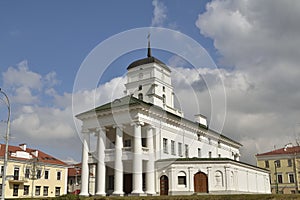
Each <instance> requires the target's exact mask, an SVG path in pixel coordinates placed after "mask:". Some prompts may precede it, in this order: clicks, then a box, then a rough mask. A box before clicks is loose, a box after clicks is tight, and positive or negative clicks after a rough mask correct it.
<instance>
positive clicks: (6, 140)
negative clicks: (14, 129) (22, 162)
mask: <svg viewBox="0 0 300 200" xmlns="http://www.w3.org/2000/svg"><path fill="white" fill-rule="evenodd" d="M0 93H2V94H3V95H4V96H5V99H6V106H7V109H8V114H7V121H6V123H7V127H6V135H5V154H4V163H3V165H4V166H3V174H2V194H1V200H4V199H5V181H6V168H7V159H8V139H9V128H10V103H9V99H8V96H7V95H6V94H5V92H3V91H2V90H1V88H0Z"/></svg>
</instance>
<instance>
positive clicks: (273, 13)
mask: <svg viewBox="0 0 300 200" xmlns="http://www.w3.org/2000/svg"><path fill="white" fill-rule="evenodd" d="M299 8H300V2H295V1H277V0H274V1H263V2H262V1H256V0H252V1H246V0H244V1H241V0H239V1H236V0H232V1H219V0H215V1H212V2H210V3H208V4H207V6H206V12H204V13H203V14H201V15H199V17H198V20H197V21H196V26H197V27H198V28H199V29H200V33H201V34H203V35H205V36H207V37H210V38H211V39H212V40H213V42H214V46H215V48H216V49H217V50H218V52H219V53H220V55H221V60H220V63H221V64H225V65H231V66H233V67H234V70H233V71H231V72H226V73H225V74H224V73H223V76H224V77H223V78H224V82H225V86H226V87H225V89H226V94H227V118H226V124H225V133H227V134H228V135H229V136H231V137H233V138H236V139H238V140H239V141H241V142H242V143H244V144H245V147H244V148H243V152H242V153H245V154H246V156H245V157H244V158H243V159H244V160H246V161H249V162H252V163H254V162H255V161H254V155H255V154H256V153H257V152H260V153H261V152H263V151H269V150H272V149H273V146H274V145H276V146H277V148H279V147H281V146H284V144H285V143H289V142H294V144H295V139H296V138H295V131H294V130H295V129H294V127H295V124H297V123H299V115H300V109H299V107H297V105H298V102H299V101H300V91H299V85H300V79H299V77H300V68H299V66H298V63H299V62H300V52H299V45H300V21H299V20H296V19H299V17H300V13H299V12H298V10H299ZM228 76H229V77H228ZM238 88H239V89H238ZM251 145H252V146H251ZM251 155H252V156H251Z"/></svg>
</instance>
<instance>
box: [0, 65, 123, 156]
mask: <svg viewBox="0 0 300 200" xmlns="http://www.w3.org/2000/svg"><path fill="white" fill-rule="evenodd" d="M2 76H3V77H4V79H3V83H4V84H5V86H6V87H7V88H9V90H8V91H7V92H8V95H9V97H10V99H11V103H12V107H13V112H12V120H11V122H12V123H11V135H12V137H13V138H14V139H13V142H14V143H23V142H26V143H28V145H29V146H35V147H36V148H41V149H43V150H44V151H45V152H47V153H50V154H51V153H53V154H54V155H57V156H59V157H60V158H63V159H64V158H66V157H67V158H66V159H67V160H72V161H74V160H77V161H79V159H80V156H78V155H80V151H81V142H80V140H79V137H78V135H77V131H76V129H75V125H74V121H73V117H74V115H75V114H78V113H73V109H72V94H71V93H67V92H65V93H63V94H59V93H58V92H57V91H56V89H55V87H57V86H58V84H59V83H60V81H59V80H57V78H56V73H55V72H50V73H48V74H46V75H42V74H38V73H36V72H33V71H31V70H30V68H29V67H28V66H27V61H24V62H22V63H21V64H18V65H17V67H9V68H8V69H7V71H5V72H3V74H2ZM125 81H126V78H125V77H117V78H114V79H112V80H111V81H109V82H107V83H105V84H103V85H99V87H98V88H95V89H94V90H92V91H83V92H79V93H76V94H74V96H75V97H78V98H79V101H80V108H78V110H80V112H82V111H86V110H89V109H92V108H94V106H98V105H101V104H103V103H107V102H109V101H112V100H113V99H115V98H118V97H121V96H123V91H124V90H125V87H124V84H125ZM35 84H38V86H36V85H35ZM45 94H46V95H45ZM94 94H96V95H94ZM45 147H46V148H48V149H44V148H45Z"/></svg>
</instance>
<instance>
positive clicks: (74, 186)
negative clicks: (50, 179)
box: [68, 163, 96, 195]
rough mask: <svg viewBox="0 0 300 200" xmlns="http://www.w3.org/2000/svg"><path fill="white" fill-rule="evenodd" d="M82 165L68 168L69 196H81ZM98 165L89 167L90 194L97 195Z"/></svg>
mask: <svg viewBox="0 0 300 200" xmlns="http://www.w3.org/2000/svg"><path fill="white" fill-rule="evenodd" d="M81 165H82V164H81V163H78V164H74V165H71V166H69V168H68V194H79V193H80V188H81ZM95 172H96V165H89V194H91V195H95V180H96V177H95Z"/></svg>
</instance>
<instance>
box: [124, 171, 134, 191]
mask: <svg viewBox="0 0 300 200" xmlns="http://www.w3.org/2000/svg"><path fill="white" fill-rule="evenodd" d="M123 180H124V181H123V183H124V193H125V194H130V193H131V192H132V174H124V179H123Z"/></svg>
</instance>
